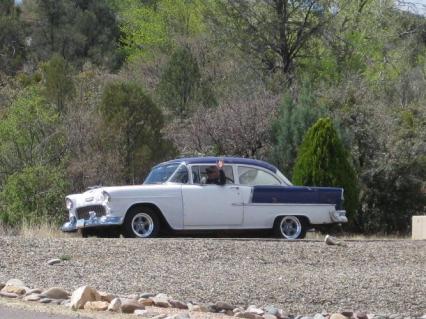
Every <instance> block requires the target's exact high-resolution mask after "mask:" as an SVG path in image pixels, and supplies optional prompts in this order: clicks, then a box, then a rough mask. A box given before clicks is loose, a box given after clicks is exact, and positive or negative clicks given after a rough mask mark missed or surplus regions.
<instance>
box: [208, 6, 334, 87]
mask: <svg viewBox="0 0 426 319" xmlns="http://www.w3.org/2000/svg"><path fill="white" fill-rule="evenodd" d="M216 9H217V13H216V12H213V13H211V15H210V16H211V18H212V19H213V21H214V22H215V23H216V25H218V26H220V28H221V29H220V30H221V32H223V33H224V34H225V36H226V37H227V38H228V43H231V44H233V45H234V46H235V47H237V48H238V49H240V50H242V51H243V52H244V53H248V54H250V55H252V56H254V57H255V58H256V59H257V61H258V63H259V64H260V65H262V66H263V68H264V70H266V72H269V73H280V74H281V75H283V76H284V77H285V80H286V81H287V85H290V84H291V83H292V79H293V77H294V73H295V70H296V67H297V65H298V61H297V60H298V58H299V57H302V56H304V55H305V49H306V48H307V47H308V45H309V42H310V41H311V40H312V39H313V38H315V37H316V36H318V35H319V34H320V33H321V31H322V29H323V27H324V26H325V25H326V24H327V23H328V22H329V21H330V20H331V18H332V17H333V16H332V15H331V14H330V12H331V10H330V6H329V4H328V2H327V1H317V0H309V1H290V0H273V1H266V0H255V1H251V0H236V1H234V0H222V1H220V2H218V5H217V7H216Z"/></svg>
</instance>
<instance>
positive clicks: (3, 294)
mask: <svg viewBox="0 0 426 319" xmlns="http://www.w3.org/2000/svg"><path fill="white" fill-rule="evenodd" d="M0 296H1V297H6V298H18V294H15V293H13V292H6V291H0Z"/></svg>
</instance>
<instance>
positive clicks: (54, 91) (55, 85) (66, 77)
mask: <svg viewBox="0 0 426 319" xmlns="http://www.w3.org/2000/svg"><path fill="white" fill-rule="evenodd" d="M42 69H43V72H44V81H45V83H44V87H45V90H44V94H45V96H46V97H47V98H48V99H49V100H50V101H51V102H52V103H53V104H55V105H56V109H57V110H58V111H59V112H64V107H65V101H66V100H67V99H68V98H70V97H72V96H73V94H74V82H73V76H72V75H73V74H72V72H73V70H72V67H71V66H70V64H69V63H68V62H67V61H66V60H65V59H64V58H63V57H61V56H60V55H59V54H56V53H55V54H53V56H52V58H51V59H50V60H49V61H48V62H47V63H45V64H43V66H42Z"/></svg>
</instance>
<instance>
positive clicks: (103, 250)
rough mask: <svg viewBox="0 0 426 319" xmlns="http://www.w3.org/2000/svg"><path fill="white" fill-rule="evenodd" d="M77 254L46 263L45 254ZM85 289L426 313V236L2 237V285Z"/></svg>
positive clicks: (293, 310) (292, 308)
mask: <svg viewBox="0 0 426 319" xmlns="http://www.w3.org/2000/svg"><path fill="white" fill-rule="evenodd" d="M61 256H69V258H70V260H67V261H64V262H62V263H60V264H57V265H53V266H48V265H47V263H46V262H47V260H49V259H51V258H57V257H61ZM10 278H19V279H21V280H23V281H24V282H25V283H26V284H27V285H28V286H30V287H32V288H35V287H37V288H39V287H52V286H59V287H63V288H66V289H69V290H70V291H72V290H73V289H75V288H77V287H79V286H81V285H91V286H93V287H95V288H97V289H99V290H105V291H109V292H112V293H118V294H132V293H137V292H155V293H158V292H163V293H167V294H169V295H171V296H173V297H175V298H176V299H181V300H185V301H191V300H194V301H199V302H215V301H226V302H229V303H233V304H235V305H248V304H255V305H257V306H265V305H267V304H274V305H275V306H278V307H280V308H283V309H284V310H285V311H287V312H288V313H290V314H313V313H318V312H321V311H322V310H326V311H328V312H333V311H337V310H339V309H342V308H345V309H347V308H350V309H354V310H362V311H366V312H369V313H376V314H388V315H389V314H395V313H397V314H404V315H411V316H421V315H424V314H426V241H411V240H388V241H348V242H347V247H338V246H327V245H325V244H324V243H323V242H319V241H294V242H289V241H273V240H253V239H250V240H229V239H183V238H180V239H165V238H160V239H150V240H131V239H96V238H88V239H79V238H69V239H27V238H20V237H0V282H5V281H7V280H8V279H10Z"/></svg>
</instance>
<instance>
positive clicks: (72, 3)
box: [23, 0, 122, 69]
mask: <svg viewBox="0 0 426 319" xmlns="http://www.w3.org/2000/svg"><path fill="white" fill-rule="evenodd" d="M23 14H24V15H26V16H29V17H31V19H30V21H31V22H30V31H31V32H30V37H31V51H32V53H33V55H34V58H35V59H36V61H40V60H41V61H45V60H48V59H49V58H50V57H51V55H52V54H53V53H57V54H60V55H61V56H62V57H63V58H64V59H66V60H67V61H70V62H73V63H74V64H75V65H76V66H79V67H81V66H82V65H83V64H84V62H85V61H86V60H88V61H90V62H92V63H94V64H97V65H100V66H106V67H108V68H110V69H116V68H118V67H119V66H120V64H121V62H122V53H121V52H120V50H119V46H118V41H119V38H120V30H119V27H118V24H117V20H116V16H115V14H114V12H113V11H112V10H111V9H110V8H109V6H108V4H107V3H106V2H105V1H104V0H89V1H78V0H33V1H28V3H27V1H25V2H24V5H23Z"/></svg>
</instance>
